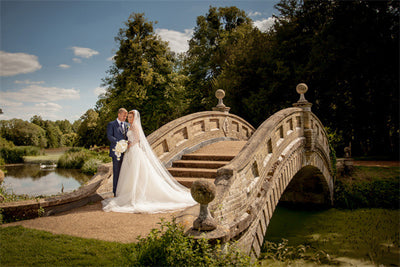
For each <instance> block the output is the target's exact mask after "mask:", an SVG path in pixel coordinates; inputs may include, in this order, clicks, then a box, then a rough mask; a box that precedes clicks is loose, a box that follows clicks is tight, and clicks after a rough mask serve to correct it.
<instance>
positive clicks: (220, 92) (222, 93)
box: [215, 89, 225, 99]
mask: <svg viewBox="0 0 400 267" xmlns="http://www.w3.org/2000/svg"><path fill="white" fill-rule="evenodd" d="M215 97H216V98H218V99H222V98H224V97H225V91H224V90H222V89H218V90H217V91H216V92H215Z"/></svg>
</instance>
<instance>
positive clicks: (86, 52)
mask: <svg viewBox="0 0 400 267" xmlns="http://www.w3.org/2000/svg"><path fill="white" fill-rule="evenodd" d="M71 49H72V50H73V51H74V55H75V56H77V57H82V58H91V57H92V56H94V55H98V54H99V52H97V51H96V50H93V49H90V48H85V47H78V46H73V47H71Z"/></svg>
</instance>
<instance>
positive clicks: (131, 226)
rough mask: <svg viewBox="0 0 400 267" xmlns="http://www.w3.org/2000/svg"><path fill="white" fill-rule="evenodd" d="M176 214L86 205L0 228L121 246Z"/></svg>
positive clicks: (4, 225)
mask: <svg viewBox="0 0 400 267" xmlns="http://www.w3.org/2000/svg"><path fill="white" fill-rule="evenodd" d="M176 214H177V213H156V214H132V213H118V212H104V211H103V210H102V205H101V202H97V203H94V204H91V205H86V206H84V207H81V208H77V209H74V210H71V211H67V212H63V213H60V214H57V215H53V216H48V217H41V218H36V219H32V220H25V221H19V222H13V223H8V224H3V225H2V227H8V226H15V225H22V226H23V227H26V228H32V229H38V230H44V231H48V232H51V233H54V234H65V235H71V236H77V237H83V238H94V239H99V240H105V241H116V242H120V243H131V242H136V241H137V237H138V236H139V235H141V236H142V237H145V236H147V235H148V234H149V233H150V231H151V229H153V228H159V226H160V224H159V222H160V221H161V218H165V219H166V220H172V218H173V216H174V215H175V216H176Z"/></svg>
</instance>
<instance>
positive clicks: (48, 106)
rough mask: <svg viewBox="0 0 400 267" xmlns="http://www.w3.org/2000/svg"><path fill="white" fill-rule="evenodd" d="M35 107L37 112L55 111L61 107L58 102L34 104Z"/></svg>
mask: <svg viewBox="0 0 400 267" xmlns="http://www.w3.org/2000/svg"><path fill="white" fill-rule="evenodd" d="M35 107H36V108H37V111H38V113H45V112H57V111H60V110H61V109H62V107H61V106H60V105H59V104H56V103H50V102H48V103H39V104H35Z"/></svg>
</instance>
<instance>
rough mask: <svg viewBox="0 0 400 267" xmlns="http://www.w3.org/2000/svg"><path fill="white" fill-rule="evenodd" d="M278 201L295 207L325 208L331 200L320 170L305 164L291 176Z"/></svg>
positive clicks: (329, 204)
mask: <svg viewBox="0 0 400 267" xmlns="http://www.w3.org/2000/svg"><path fill="white" fill-rule="evenodd" d="M279 203H280V204H281V205H284V206H289V207H296V208H316V207H317V208H326V207H329V206H331V203H332V202H331V194H330V190H329V186H328V183H327V181H326V179H325V178H324V176H323V174H322V173H321V171H320V170H319V169H318V168H317V167H314V166H305V167H303V168H301V169H300V170H299V171H298V172H297V173H296V174H295V175H294V176H293V178H292V180H291V181H290V183H289V184H288V186H287V187H286V189H285V191H284V192H283V193H282V196H281V198H280V200H279Z"/></svg>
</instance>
